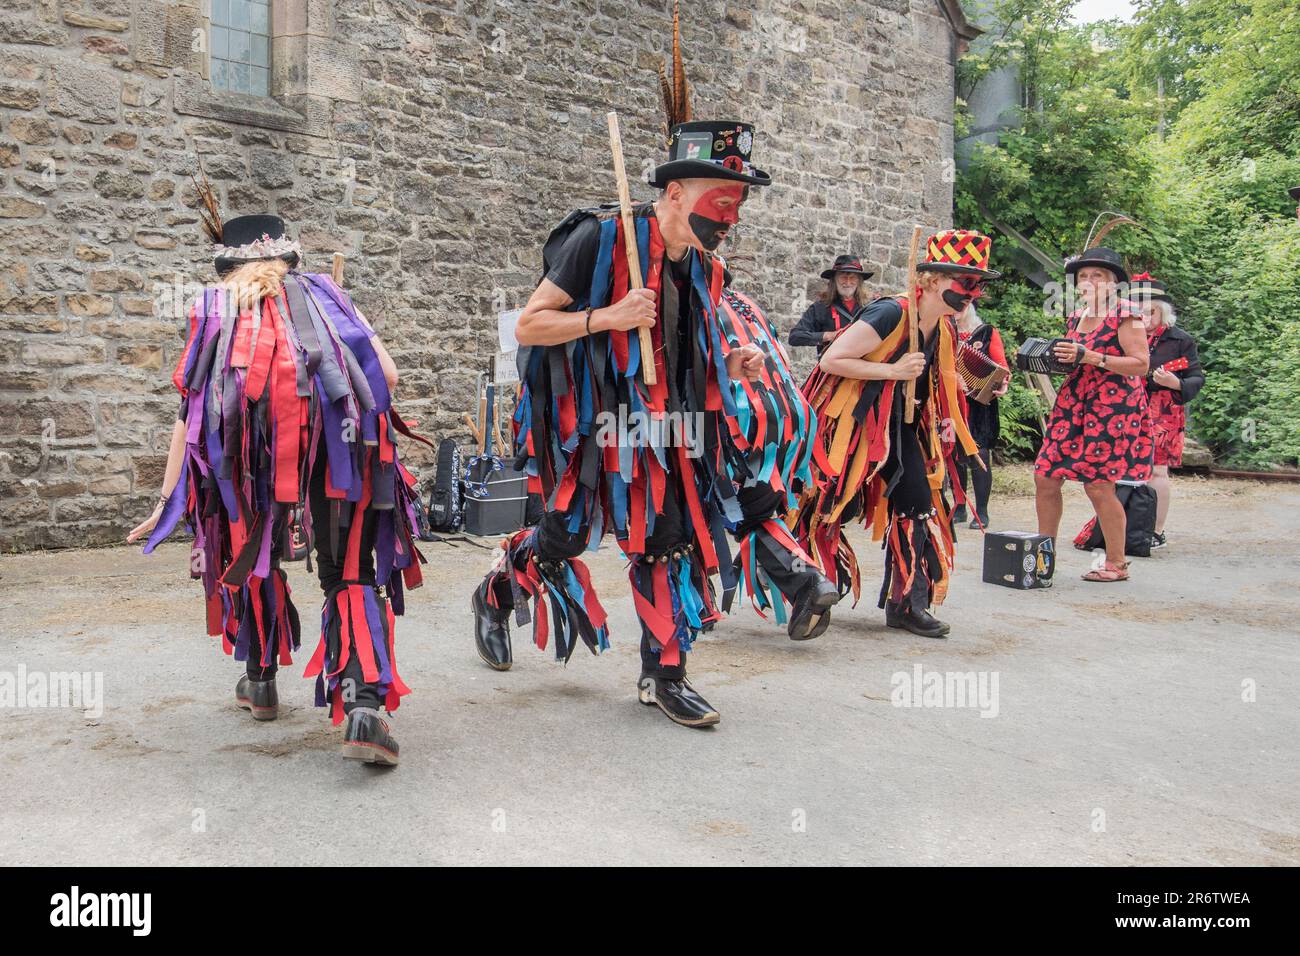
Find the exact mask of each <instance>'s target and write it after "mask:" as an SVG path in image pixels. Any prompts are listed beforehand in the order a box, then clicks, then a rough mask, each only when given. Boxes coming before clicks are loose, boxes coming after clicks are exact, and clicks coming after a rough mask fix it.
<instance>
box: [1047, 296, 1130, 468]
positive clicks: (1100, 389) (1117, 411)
mask: <svg viewBox="0 0 1300 956" xmlns="http://www.w3.org/2000/svg"><path fill="white" fill-rule="evenodd" d="M1080 318H1081V314H1079V313H1076V314H1075V315H1072V316H1070V319H1069V332H1068V333H1067V334H1066V338H1068V339H1070V341H1072V342H1080V343H1082V344H1083V345H1084V347H1085V348H1088V349H1091V350H1092V351H1094V352H1100V353H1101V354H1102V355H1106V356H1112V355H1113V356H1115V357H1116V358H1122V357H1123V355H1124V350H1123V349H1122V348H1121V347H1120V344H1119V329H1120V323H1121V322H1128V321H1141V319H1139V318H1138V317H1137V315H1136V313H1134V312H1133V311H1132V310H1131V309H1130V308H1129V307H1128V306H1127V304H1121V305H1120V306H1119V308H1118V309H1117V310H1116V312H1115V313H1114V314H1112V315H1108V316H1107V317H1106V318H1105V320H1103V321H1102V323H1101V324H1100V325H1099V326H1097V327H1096V328H1095V329H1093V330H1092V331H1091V332H1086V333H1081V332H1079V331H1078V326H1079V319H1080ZM1151 451H1152V442H1151V420H1150V418H1149V417H1148V415H1147V392H1146V387H1145V385H1144V384H1143V381H1142V379H1141V378H1140V377H1139V376H1137V375H1116V374H1115V373H1114V372H1107V371H1104V370H1102V369H1100V368H1098V367H1097V366H1095V365H1081V366H1079V367H1077V368H1075V369H1074V371H1072V372H1071V373H1070V374H1069V375H1067V376H1066V377H1065V381H1064V382H1063V383H1062V384H1061V389H1060V391H1059V392H1057V394H1056V405H1055V406H1054V407H1053V408H1052V416H1051V418H1049V419H1048V421H1047V436H1046V437H1045V438H1044V439H1043V447H1042V448H1040V449H1039V451H1038V460H1037V461H1036V462H1035V463H1034V471H1035V472H1036V473H1037V474H1040V475H1043V476H1045V477H1048V478H1066V479H1069V480H1070V481H1084V482H1088V481H1119V480H1121V479H1125V480H1128V481H1146V479H1148V478H1150V477H1151Z"/></svg>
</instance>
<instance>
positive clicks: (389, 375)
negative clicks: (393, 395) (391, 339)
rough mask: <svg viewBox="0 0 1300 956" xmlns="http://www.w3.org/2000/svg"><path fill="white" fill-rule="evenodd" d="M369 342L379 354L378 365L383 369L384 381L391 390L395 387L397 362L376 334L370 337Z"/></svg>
mask: <svg viewBox="0 0 1300 956" xmlns="http://www.w3.org/2000/svg"><path fill="white" fill-rule="evenodd" d="M370 344H371V346H372V347H373V348H374V350H375V354H376V355H378V356H379V367H380V368H382V369H383V370H384V381H385V382H387V383H388V390H389V391H390V392H391V391H392V390H393V389H395V388H397V364H396V363H395V362H394V361H393V357H392V356H391V355H389V354H388V349H386V348H384V343H383V342H381V341H379V336H378V335H372V336H371V337H370Z"/></svg>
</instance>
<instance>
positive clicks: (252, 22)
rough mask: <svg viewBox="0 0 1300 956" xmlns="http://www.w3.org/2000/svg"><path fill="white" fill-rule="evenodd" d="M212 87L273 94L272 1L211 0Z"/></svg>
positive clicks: (257, 93) (258, 94)
mask: <svg viewBox="0 0 1300 956" xmlns="http://www.w3.org/2000/svg"><path fill="white" fill-rule="evenodd" d="M211 75H212V86H213V88H214V89H218V90H230V91H232V92H235V93H251V94H252V95H254V96H270V95H271V2H270V0H212V63H211Z"/></svg>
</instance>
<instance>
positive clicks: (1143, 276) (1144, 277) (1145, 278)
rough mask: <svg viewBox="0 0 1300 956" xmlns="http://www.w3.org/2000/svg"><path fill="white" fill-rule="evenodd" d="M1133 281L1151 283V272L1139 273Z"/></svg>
mask: <svg viewBox="0 0 1300 956" xmlns="http://www.w3.org/2000/svg"><path fill="white" fill-rule="evenodd" d="M1132 281H1133V282H1150V281H1151V273H1149V272H1139V273H1138V274H1137V275H1135V276H1133V278H1132Z"/></svg>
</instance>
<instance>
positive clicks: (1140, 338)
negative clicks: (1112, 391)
mask: <svg viewBox="0 0 1300 956" xmlns="http://www.w3.org/2000/svg"><path fill="white" fill-rule="evenodd" d="M1119 347H1120V348H1122V349H1123V350H1124V355H1123V357H1116V356H1114V355H1107V356H1106V371H1108V372H1114V373H1115V374H1116V375H1146V373H1147V369H1149V368H1150V367H1151V353H1150V351H1149V350H1148V349H1147V334H1146V330H1145V329H1144V328H1143V326H1142V323H1141V322H1140V321H1138V320H1137V319H1124V320H1123V321H1122V322H1120V324H1119ZM1101 359H1102V355H1101V353H1100V352H1094V351H1092V350H1091V349H1088V350H1086V351H1085V352H1084V353H1083V359H1082V361H1083V363H1084V364H1085V365H1097V366H1100V365H1101Z"/></svg>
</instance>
